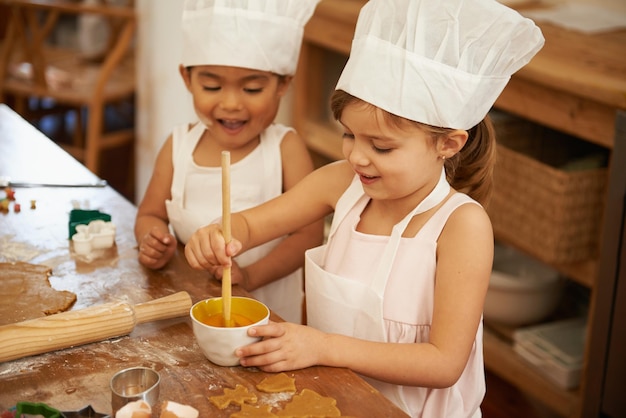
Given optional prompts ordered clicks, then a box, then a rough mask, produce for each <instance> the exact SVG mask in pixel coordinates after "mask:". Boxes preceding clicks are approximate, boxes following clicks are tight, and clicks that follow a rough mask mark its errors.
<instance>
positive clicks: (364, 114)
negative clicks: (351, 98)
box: [341, 100, 421, 136]
mask: <svg viewBox="0 0 626 418" xmlns="http://www.w3.org/2000/svg"><path fill="white" fill-rule="evenodd" d="M341 123H342V124H344V125H345V126H346V127H347V128H348V129H354V130H357V129H363V130H369V131H377V132H379V133H381V134H383V133H384V134H386V135H389V136H394V135H397V134H406V133H408V132H415V131H418V130H420V131H421V129H420V127H419V125H418V124H416V123H414V122H411V121H408V120H406V119H403V118H399V117H396V116H393V115H390V114H389V113H387V112H385V111H384V110H383V109H381V108H379V107H376V106H374V105H372V104H370V103H367V102H363V101H360V100H359V101H355V102H352V103H349V104H347V105H346V107H345V108H344V109H343V111H342V113H341ZM352 125H353V126H352Z"/></svg>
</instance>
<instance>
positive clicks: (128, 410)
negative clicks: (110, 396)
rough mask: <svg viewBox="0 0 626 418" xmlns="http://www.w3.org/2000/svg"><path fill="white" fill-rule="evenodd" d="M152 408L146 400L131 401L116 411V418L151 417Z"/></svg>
mask: <svg viewBox="0 0 626 418" xmlns="http://www.w3.org/2000/svg"><path fill="white" fill-rule="evenodd" d="M151 417H152V408H151V407H150V405H149V404H148V403H146V401H144V400H141V399H140V400H138V401H134V402H129V403H127V404H126V405H124V406H123V407H121V408H120V410H119V411H117V412H116V413H115V418H151Z"/></svg>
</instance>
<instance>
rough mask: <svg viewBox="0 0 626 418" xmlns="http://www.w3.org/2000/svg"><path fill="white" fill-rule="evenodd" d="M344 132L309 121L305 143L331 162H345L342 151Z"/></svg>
mask: <svg viewBox="0 0 626 418" xmlns="http://www.w3.org/2000/svg"><path fill="white" fill-rule="evenodd" d="M341 135H342V132H341V130H340V129H339V128H338V127H335V126H333V125H331V124H330V123H328V124H322V123H315V122H312V121H307V122H306V123H305V125H304V132H303V136H304V141H305V142H306V144H307V146H308V147H309V148H310V149H311V150H312V151H315V152H317V153H318V154H320V155H322V156H324V157H326V158H328V159H330V160H333V161H334V160H343V159H344V156H343V151H342V150H341Z"/></svg>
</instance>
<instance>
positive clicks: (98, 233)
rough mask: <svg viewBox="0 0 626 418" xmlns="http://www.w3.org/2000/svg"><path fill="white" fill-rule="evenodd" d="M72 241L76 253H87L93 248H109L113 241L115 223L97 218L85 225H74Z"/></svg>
mask: <svg viewBox="0 0 626 418" xmlns="http://www.w3.org/2000/svg"><path fill="white" fill-rule="evenodd" d="M72 242H73V243H74V252H76V254H89V253H91V252H92V251H94V250H100V249H105V248H111V247H112V246H113V243H114V242H115V224H114V223H112V222H106V221H103V220H101V219H97V220H95V221H91V222H89V224H87V225H85V224H81V225H76V233H75V234H74V235H73V236H72Z"/></svg>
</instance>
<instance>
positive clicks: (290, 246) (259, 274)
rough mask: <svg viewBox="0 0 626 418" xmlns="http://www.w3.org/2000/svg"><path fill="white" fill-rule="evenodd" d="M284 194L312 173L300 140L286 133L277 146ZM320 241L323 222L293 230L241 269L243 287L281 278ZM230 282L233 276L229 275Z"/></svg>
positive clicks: (294, 135) (291, 270)
mask: <svg viewBox="0 0 626 418" xmlns="http://www.w3.org/2000/svg"><path fill="white" fill-rule="evenodd" d="M281 154H282V162H283V164H282V167H283V170H282V171H283V186H284V191H287V190H290V189H292V188H293V187H294V186H295V185H296V184H298V182H300V180H302V179H303V178H304V177H306V176H307V175H308V174H310V173H311V172H312V171H313V162H312V161H311V156H310V154H309V151H308V149H307V148H306V145H305V144H304V141H302V139H301V138H300V137H299V136H298V135H297V134H296V133H295V132H289V133H287V134H286V135H285V137H284V138H283V141H282V143H281ZM323 238H324V220H323V219H319V220H316V221H314V222H313V223H310V224H309V225H306V226H304V227H301V228H299V229H297V230H296V231H294V232H292V233H291V234H289V236H288V237H286V238H285V239H284V240H282V241H281V242H280V243H279V244H278V245H277V246H276V247H275V248H274V249H272V251H271V252H270V253H268V254H267V255H266V256H265V257H263V258H261V259H260V260H258V261H257V262H255V263H253V264H251V265H249V266H247V267H246V268H244V269H242V273H244V274H243V276H244V279H243V283H241V284H242V285H243V287H244V288H245V289H246V290H248V291H252V290H255V289H257V288H259V287H261V286H263V285H265V284H267V283H270V282H272V281H274V280H277V279H280V278H282V277H285V276H286V275H288V274H290V273H292V272H294V271H295V270H297V269H298V268H300V267H302V266H303V265H304V252H305V251H306V250H307V249H309V248H313V247H316V246H318V245H320V244H321V243H322V241H323ZM233 282H236V281H235V275H234V274H233Z"/></svg>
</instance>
